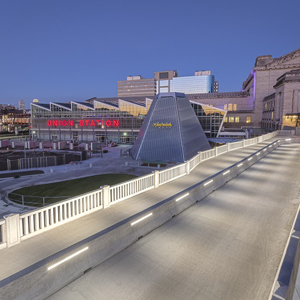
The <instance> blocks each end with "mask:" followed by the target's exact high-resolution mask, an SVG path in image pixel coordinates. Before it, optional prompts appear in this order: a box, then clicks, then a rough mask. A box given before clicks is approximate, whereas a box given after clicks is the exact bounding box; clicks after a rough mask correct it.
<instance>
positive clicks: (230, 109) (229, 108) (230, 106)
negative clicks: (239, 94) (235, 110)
mask: <svg viewBox="0 0 300 300" xmlns="http://www.w3.org/2000/svg"><path fill="white" fill-rule="evenodd" d="M228 110H229V111H232V103H229V104H228Z"/></svg>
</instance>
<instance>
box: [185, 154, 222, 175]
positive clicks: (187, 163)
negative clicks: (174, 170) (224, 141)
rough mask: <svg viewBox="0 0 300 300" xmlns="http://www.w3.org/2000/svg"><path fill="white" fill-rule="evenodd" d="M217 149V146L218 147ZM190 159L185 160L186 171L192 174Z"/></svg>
mask: <svg viewBox="0 0 300 300" xmlns="http://www.w3.org/2000/svg"><path fill="white" fill-rule="evenodd" d="M216 149H217V148H216ZM190 169H191V168H190V161H189V160H188V161H187V162H185V172H186V174H190Z"/></svg>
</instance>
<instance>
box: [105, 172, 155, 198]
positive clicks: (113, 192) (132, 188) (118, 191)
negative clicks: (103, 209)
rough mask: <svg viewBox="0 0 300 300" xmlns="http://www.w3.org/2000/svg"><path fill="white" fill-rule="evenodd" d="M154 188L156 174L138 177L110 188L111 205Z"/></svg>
mask: <svg viewBox="0 0 300 300" xmlns="http://www.w3.org/2000/svg"><path fill="white" fill-rule="evenodd" d="M153 188H154V174H150V175H146V176H143V177H138V178H137V179H133V180H130V181H126V182H123V183H121V184H118V185H114V186H111V187H110V202H111V204H113V203H116V202H119V201H122V200H125V199H127V198H129V197H132V196H134V195H137V194H139V193H143V192H145V191H147V190H150V189H153Z"/></svg>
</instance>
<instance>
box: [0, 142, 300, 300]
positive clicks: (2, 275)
mask: <svg viewBox="0 0 300 300" xmlns="http://www.w3.org/2000/svg"><path fill="white" fill-rule="evenodd" d="M273 140H275V138H274V139H273ZM268 143H270V140H269V141H265V142H262V143H259V144H257V145H254V146H250V147H247V148H243V149H239V150H236V151H232V152H229V153H226V154H223V155H221V156H218V157H216V158H213V159H210V160H208V161H205V162H203V163H201V164H200V165H199V166H198V167H197V168H195V169H194V170H193V172H192V173H191V174H189V175H187V176H184V177H182V178H179V179H177V180H175V181H173V182H170V183H168V184H165V185H163V186H161V187H159V188H157V189H155V190H151V191H148V192H145V193H143V194H140V195H137V196H135V197H132V198H131V199H128V200H125V201H123V202H120V203H118V204H117V205H113V206H111V207H110V208H108V209H106V210H101V211H98V212H95V213H92V214H90V215H88V216H85V217H82V218H80V219H78V220H75V221H72V222H70V223H67V224H64V225H61V226H60V227H57V228H55V229H52V230H49V231H47V232H44V233H42V234H40V235H38V236H36V237H33V238H30V239H28V240H26V241H23V242H22V243H21V244H18V245H16V246H14V247H12V248H9V249H4V250H2V251H1V257H0V263H1V272H0V280H2V283H4V282H6V281H9V280H13V278H17V277H18V276H21V273H22V272H24V270H25V271H26V270H27V271H31V269H32V268H34V264H35V263H38V262H39V261H41V260H43V259H45V258H47V257H49V256H51V255H52V254H54V253H57V252H59V251H61V250H63V249H65V248H67V247H69V246H71V245H73V244H75V243H77V242H79V241H81V240H83V239H85V238H86V237H88V236H91V235H93V234H95V233H97V232H100V231H101V230H103V229H105V228H107V227H109V226H111V225H113V224H116V223H118V222H119V221H121V220H123V219H126V218H127V217H129V216H132V215H134V214H136V213H138V212H140V211H142V210H144V209H146V208H147V207H150V206H152V205H153V204H155V203H158V202H160V201H162V200H164V199H166V198H168V197H170V196H172V195H175V194H176V193H178V192H180V191H182V190H185V189H186V188H188V187H190V186H193V185H194V184H196V183H198V182H199V181H201V180H204V179H205V178H207V177H209V176H211V175H213V174H215V173H217V172H219V171H221V170H222V169H224V168H226V167H228V166H230V165H232V164H233V163H236V162H238V161H240V160H241V159H243V158H245V157H247V156H248V155H250V154H252V153H253V152H255V151H257V150H259V149H261V148H262V147H264V146H265V145H267V144H268ZM297 147H298V146H296V145H295V144H292V145H289V146H281V147H280V148H278V149H277V150H275V151H274V153H271V154H269V155H268V156H267V157H266V158H264V159H263V160H262V161H261V162H260V163H259V164H263V162H264V161H266V160H268V159H269V157H271V156H273V155H275V153H276V157H277V158H276V159H275V160H273V161H272V162H271V163H270V169H269V170H267V171H266V170H265V171H264V170H262V171H261V174H263V175H264V176H265V177H267V178H268V177H269V172H271V174H272V176H273V175H274V174H277V175H278V176H279V174H280V173H274V174H273V173H272V172H273V170H276V167H277V168H282V167H284V169H285V170H286V169H288V170H289V172H290V174H293V176H294V177H293V178H295V180H296V182H297V184H298V185H299V180H298V179H299V178H297V172H296V171H291V170H294V168H296V164H295V161H297V159H296V154H297V155H299V148H297ZM290 149H294V150H293V151H294V152H293V151H292V152H291V150H290ZM296 149H297V150H296ZM297 151H298V152H297ZM295 153H296V154H295ZM285 160H287V162H288V163H289V165H288V167H285V163H287V162H286V161H285ZM257 165H258V164H257ZM282 165H283V166H282ZM255 166H256V165H255ZM255 166H253V167H252V168H254V167H255ZM252 168H251V169H252ZM298 168H299V165H298ZM249 171H250V170H249ZM247 173H248V171H247V172H246V173H245V174H247ZM245 174H243V176H246V175H245ZM284 174H285V173H284ZM285 176H288V177H289V174H285V175H282V181H280V182H279V181H278V184H279V183H281V185H282V183H283V184H284V182H285V181H286V177H285ZM239 177H241V175H240V176H239ZM288 177H287V178H288ZM250 179H251V178H250ZM235 180H239V178H238V179H235ZM232 182H233V181H232ZM253 182H255V184H256V185H255V186H254V187H249V188H248V189H249V190H248V189H247V188H246V187H243V188H242V186H241V185H240V184H238V185H237V186H236V185H235V188H234V190H235V189H237V190H244V188H245V189H246V191H247V193H250V194H251V193H253V192H254V191H255V189H256V188H257V186H259V187H261V188H262V189H263V187H262V185H260V183H261V182H260V181H258V180H257V176H256V177H254V178H253ZM231 184H232V183H231V182H230V183H228V184H227V185H226V186H230V185H231ZM291 184H292V185H293V184H294V182H291V183H289V185H286V184H285V185H284V186H285V187H286V188H285V191H286V192H289V193H293V192H294V190H295V188H292V189H291V188H289V187H290V186H291ZM273 185H274V183H273ZM273 185H272V186H273ZM247 187H248V185H247ZM224 188H225V187H224ZM272 188H274V186H273V187H272ZM272 188H271V187H270V188H269V190H270V191H271V190H272ZM276 189H277V190H279V191H281V190H282V188H281V187H280V186H279V185H276ZM214 194H215V193H214ZM273 194H274V193H273ZM273 194H272V195H273ZM275 194H276V195H277V194H278V195H280V193H275ZM243 195H244V194H243ZM290 196H291V197H292V194H290ZM209 197H213V196H209ZM239 197H240V196H239ZM243 197H244V196H243ZM252 200H253V198H252ZM203 203H209V202H207V201H205V202H202V203H201V204H199V205H200V206H202V204H203ZM222 203H223V202H222ZM210 204H213V202H212V203H210ZM223 204H224V205H222V209H221V210H220V207H218V208H217V209H218V211H219V212H218V216H219V217H221V220H224V221H220V224H222V223H224V224H225V225H226V226H225V227H228V224H227V223H226V222H225V219H226V218H228V213H229V215H230V216H232V217H234V218H237V217H236V216H234V215H233V214H232V212H231V213H230V209H229V208H228V209H227V208H226V205H225V202H224V203H223ZM196 206H198V205H196ZM196 206H195V207H196ZM214 206H215V204H213V205H212V207H214ZM295 206H297V204H295V203H290V202H288V203H286V208H285V209H287V210H288V212H289V213H287V214H283V220H282V222H283V223H284V224H285V225H284V226H283V227H284V230H285V231H284V234H283V233H281V235H280V237H281V239H282V241H284V242H286V239H287V234H285V233H286V232H287V231H288V228H289V226H291V220H292V219H293V213H294V214H295ZM212 207H210V209H212ZM230 207H231V206H230ZM263 207H264V206H263ZM193 209H195V208H193ZM236 209H237V210H238V211H244V210H246V211H247V206H246V207H244V208H243V206H242V205H241V204H239V205H237V208H236ZM282 209H283V207H282V206H281V205H277V204H276V205H275V207H274V208H273V209H272V213H273V210H275V212H274V213H276V214H278V212H281V211H282ZM221 212H223V213H224V214H225V216H224V218H225V219H224V218H222V213H221ZM268 213H270V211H268ZM274 216H275V215H273V214H272V215H269V216H268V219H272V218H273V217H274ZM178 218H179V217H178ZM180 218H181V217H180ZM253 218H255V220H256V219H257V217H255V215H253ZM263 218H264V217H263ZM175 219H177V218H175ZM175 219H174V221H175ZM248 219H249V220H248V222H249V224H252V223H253V221H251V218H250V217H249V216H248ZM171 222H173V221H171ZM169 223H170V222H169ZM169 223H168V224H169ZM234 223H236V222H234ZM281 225H282V224H281ZM165 226H167V225H165ZM205 226H206V225H205V224H203V223H202V227H201V228H205ZM259 227H260V226H258V224H257V228H259ZM268 227H269V226H268ZM159 230H161V229H159ZM180 231H181V229H180ZM153 234H154V233H153ZM223 234H224V232H223V233H222V234H221V235H223ZM225 235H228V233H226V234H225ZM254 235H255V234H254ZM149 236H150V235H149ZM250 236H251V235H250ZM255 236H256V235H255ZM271 236H272V234H271ZM207 237H208V238H209V236H207ZM246 237H247V235H245V238H246ZM146 238H148V237H146ZM146 238H145V239H146ZM266 238H268V235H266ZM213 239H214V238H213ZM143 240H144V239H143ZM143 240H142V241H141V242H143ZM216 240H217V239H216ZM270 240H271V241H273V242H274V241H275V240H276V241H277V237H274V239H272V238H271V239H270ZM195 243H197V242H196V241H195ZM260 243H261V242H260ZM282 243H283V242H282ZM228 246H229V244H228ZM133 247H136V246H133ZM181 248H182V246H181ZM183 248H184V247H183ZM183 248H182V250H183ZM271 248H274V244H273V246H272V247H271ZM275 248H276V249H277V248H278V247H277V245H276V247H275ZM223 250H224V249H223ZM120 255H122V254H120ZM265 255H266V254H265ZM278 256H280V255H278ZM254 257H255V255H254ZM272 259H273V258H272ZM188 260H189V259H188ZM275 260H276V259H275ZM189 261H190V260H189ZM228 262H229V261H228ZM104 265H105V263H104ZM10 276H12V277H11V278H9V277H10ZM273 279H274V278H273ZM0 284H1V281H0ZM91 299H92V298H91ZM95 299H99V297H98V296H97V297H96V298H95ZM114 299H118V298H114ZM122 299H126V298H122ZM128 299H129V298H128ZM131 299H132V298H131ZM145 299H147V298H145ZM148 299H150V298H148ZM153 299H154V298H153ZM155 299H156V298H155ZM158 299H159V298H158ZM162 299H165V298H162ZM175 299H176V298H175ZM178 299H179V298H178ZM191 299H192V298H191ZM215 299H218V298H215ZM220 299H223V298H220ZM224 299H226V298H224ZM232 299H233V298H232ZM252 299H253V298H252Z"/></svg>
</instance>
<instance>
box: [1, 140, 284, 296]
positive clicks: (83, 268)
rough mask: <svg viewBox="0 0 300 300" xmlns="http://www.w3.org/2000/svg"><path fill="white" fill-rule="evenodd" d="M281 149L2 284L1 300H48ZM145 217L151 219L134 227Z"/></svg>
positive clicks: (255, 155)
mask: <svg viewBox="0 0 300 300" xmlns="http://www.w3.org/2000/svg"><path fill="white" fill-rule="evenodd" d="M279 145H280V142H274V143H272V144H270V145H268V146H266V147H264V148H262V149H261V150H259V151H257V152H255V153H253V154H252V155H250V156H248V157H247V158H245V159H243V160H241V161H240V162H238V163H236V164H234V165H232V166H230V167H229V168H227V169H224V170H222V171H221V172H218V173H216V174H215V175H213V176H211V177H209V178H207V179H205V180H203V181H201V182H199V183H197V184H196V185H194V186H192V187H190V188H188V189H186V190H184V191H182V192H181V193H179V194H176V195H174V196H172V197H170V198H168V199H166V200H164V201H162V202H160V203H158V204H156V205H154V206H152V207H150V208H148V209H146V210H144V211H142V212H140V213H138V214H136V215H134V216H132V217H130V218H127V219H125V220H123V221H121V222H119V223H117V224H115V225H113V226H111V227H109V228H107V229H105V230H103V231H101V232H99V233H97V234H95V235H93V236H91V237H89V238H86V239H85V240H82V241H81V242H79V243H77V244H74V245H73V246H71V247H69V248H67V249H65V250H63V251H60V252H58V253H56V254H54V255H52V256H50V257H48V258H46V259H44V260H42V261H40V262H38V263H36V264H34V265H32V266H30V267H28V268H26V269H24V270H22V271H20V272H19V273H16V274H14V275H12V276H11V277H9V278H6V279H4V280H2V281H0V295H1V297H2V298H1V299H3V300H8V299H22V300H23V299H30V300H31V299H45V298H46V297H48V296H50V295H51V294H53V293H54V292H56V291H57V290H59V289H61V288H62V287H64V286H65V285H67V284H68V283H70V282H72V281H74V280H75V279H76V278H78V277H79V276H81V275H83V274H84V273H85V272H87V271H88V270H89V269H90V268H93V267H96V266H97V265H99V264H100V263H102V262H103V261H105V260H107V259H108V258H109V257H111V256H113V255H115V254H116V253H118V252H120V251H122V250H123V249H125V248H126V247H128V246H129V245H131V244H132V243H134V242H136V241H137V240H138V239H139V238H141V237H142V236H144V235H146V234H148V233H149V232H151V231H153V230H154V229H156V228H158V227H159V226H161V225H162V224H164V223H165V222H167V221H169V220H170V219H172V217H174V216H176V215H177V214H179V213H180V212H182V211H184V210H185V209H187V208H188V207H190V206H191V205H193V204H195V203H196V202H198V201H201V200H202V199H203V198H204V197H206V196H207V195H208V194H210V193H211V192H213V191H214V190H216V189H218V188H219V187H221V186H222V185H224V184H225V183H226V182H228V181H229V180H231V179H233V178H235V177H236V176H237V175H238V174H240V173H242V172H243V171H245V170H246V169H248V168H249V167H250V166H252V165H253V164H255V163H256V162H257V161H259V160H260V159H261V158H262V157H264V156H265V155H267V154H268V153H270V152H271V151H273V149H275V148H277V147H278V146H279ZM264 150H265V151H264ZM145 216H148V217H147V218H145V219H143V220H141V221H140V222H138V223H135V224H133V223H134V222H136V221H138V220H139V219H141V218H143V217H145ZM82 250H84V251H83V252H81V253H79V254H78V255H77V256H74V257H73V258H71V259H69V260H67V261H65V262H64V263H62V264H60V265H58V266H57V267H55V268H53V269H51V270H48V267H50V266H52V265H54V264H55V263H58V262H60V261H61V260H63V259H66V258H67V257H68V256H70V255H74V254H75V253H77V252H78V251H82Z"/></svg>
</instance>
